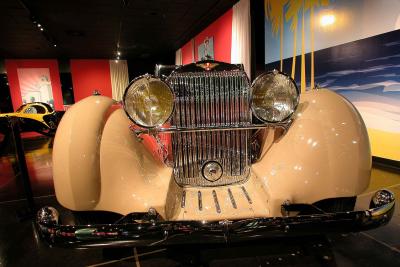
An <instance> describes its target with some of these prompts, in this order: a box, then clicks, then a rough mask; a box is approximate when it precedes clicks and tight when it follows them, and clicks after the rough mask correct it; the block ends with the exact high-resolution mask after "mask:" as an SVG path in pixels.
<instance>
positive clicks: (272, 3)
mask: <svg viewBox="0 0 400 267" xmlns="http://www.w3.org/2000/svg"><path fill="white" fill-rule="evenodd" d="M286 3H287V0H265V2H264V8H265V14H266V16H267V18H268V19H269V20H270V21H271V23H272V33H273V34H275V35H276V34H278V32H279V34H280V40H279V42H280V43H279V46H280V71H282V70H283V32H284V7H285V5H286Z"/></svg>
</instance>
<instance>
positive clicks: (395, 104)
mask: <svg viewBox="0 0 400 267" xmlns="http://www.w3.org/2000/svg"><path fill="white" fill-rule="evenodd" d="M265 12H266V13H265V14H266V20H265V64H266V69H274V68H275V69H280V70H281V71H284V72H286V73H289V74H290V75H291V76H292V77H293V78H294V79H295V80H296V82H297V83H298V84H299V85H300V86H299V87H300V88H301V91H302V92H304V91H305V90H310V88H314V87H315V86H316V85H318V86H319V87H326V88H329V89H331V90H334V91H336V92H338V93H340V94H342V95H343V96H344V97H346V98H347V99H348V100H350V101H351V102H352V103H353V104H354V105H355V107H356V108H357V109H358V111H359V112H360V114H361V116H362V117H363V119H364V121H365V124H366V126H367V128H368V134H369V137H370V142H371V148H372V154H373V155H374V156H378V157H383V158H388V159H392V160H397V161H399V160H400V30H399V29H400V1H396V0H386V1H373V0H353V1H346V0H336V1H334V0H286V1H285V0H265Z"/></svg>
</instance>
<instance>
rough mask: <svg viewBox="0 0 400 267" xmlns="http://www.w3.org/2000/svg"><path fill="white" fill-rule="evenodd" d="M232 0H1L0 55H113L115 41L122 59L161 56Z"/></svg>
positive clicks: (67, 56)
mask: <svg viewBox="0 0 400 267" xmlns="http://www.w3.org/2000/svg"><path fill="white" fill-rule="evenodd" d="M236 2H237V0H142V1H138V0H96V1H93V0H81V1H78V0H19V1H18V0H1V1H0V10H1V11H0V38H1V41H0V58H114V57H115V56H116V50H117V44H118V42H119V46H120V51H121V53H122V56H121V57H122V58H125V59H141V60H143V59H146V58H155V57H158V56H165V55H166V54H171V53H174V51H175V50H176V49H177V48H179V47H181V46H182V45H183V44H184V43H186V42H187V41H189V40H190V38H191V37H193V36H194V35H196V34H197V33H199V32H200V31H201V30H202V29H204V28H205V27H206V26H207V25H208V24H210V23H211V22H212V21H214V20H215V19H216V18H218V17H219V16H220V15H222V14H223V13H224V12H225V11H227V10H228V9H229V8H230V7H232V6H233V5H234V4H235V3H236ZM34 22H36V24H34ZM37 23H39V24H40V25H41V26H42V27H43V31H40V29H39V27H38V24H37ZM54 45H55V47H54Z"/></svg>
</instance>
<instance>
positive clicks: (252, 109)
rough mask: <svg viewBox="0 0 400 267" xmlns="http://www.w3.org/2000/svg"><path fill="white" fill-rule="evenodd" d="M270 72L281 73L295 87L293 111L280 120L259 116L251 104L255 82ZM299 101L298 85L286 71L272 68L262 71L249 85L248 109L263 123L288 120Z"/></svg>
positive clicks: (276, 122)
mask: <svg viewBox="0 0 400 267" xmlns="http://www.w3.org/2000/svg"><path fill="white" fill-rule="evenodd" d="M271 74H272V75H283V76H285V77H286V78H287V79H288V80H289V81H290V82H291V83H292V84H293V85H294V87H295V89H296V94H297V96H296V98H295V100H296V103H295V105H294V107H293V112H291V113H290V114H289V115H287V116H286V117H285V118H284V119H282V120H280V121H271V120H266V119H264V118H262V117H261V116H259V114H257V112H256V110H255V107H254V105H253V99H254V89H255V86H256V84H257V83H259V82H260V80H261V79H262V78H263V77H264V76H266V75H271ZM299 103H300V90H299V87H298V86H297V84H296V82H295V81H294V80H293V79H292V77H290V75H288V74H286V73H284V72H282V71H279V70H276V69H274V70H271V71H266V72H263V73H262V74H260V75H258V76H257V78H256V79H254V81H253V82H252V83H251V86H250V109H251V112H252V114H253V115H254V116H255V117H256V118H257V119H258V120H260V121H261V122H263V123H267V124H278V123H286V122H288V121H290V120H291V118H292V117H293V115H294V114H295V112H296V110H297V107H298V106H299Z"/></svg>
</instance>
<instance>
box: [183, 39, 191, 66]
mask: <svg viewBox="0 0 400 267" xmlns="http://www.w3.org/2000/svg"><path fill="white" fill-rule="evenodd" d="M181 51H182V64H189V63H192V62H193V41H192V40H190V41H189V42H188V43H187V44H185V45H184V46H182V49H181Z"/></svg>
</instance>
